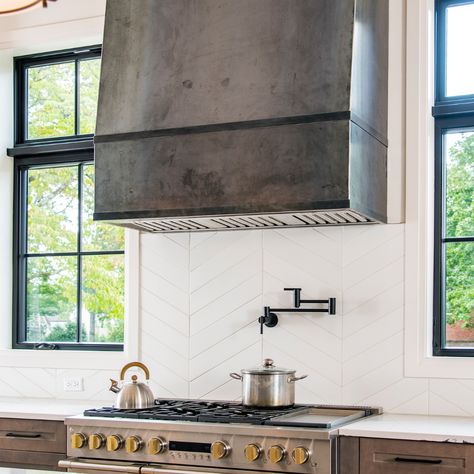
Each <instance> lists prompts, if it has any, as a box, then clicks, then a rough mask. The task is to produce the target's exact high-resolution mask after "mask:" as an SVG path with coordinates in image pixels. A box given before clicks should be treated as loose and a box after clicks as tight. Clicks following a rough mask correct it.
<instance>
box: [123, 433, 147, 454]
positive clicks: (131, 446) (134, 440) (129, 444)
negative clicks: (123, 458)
mask: <svg viewBox="0 0 474 474" xmlns="http://www.w3.org/2000/svg"><path fill="white" fill-rule="evenodd" d="M142 447H143V441H142V439H141V438H140V437H138V436H129V437H128V438H127V440H126V441H125V450H126V451H127V453H136V452H137V451H139V450H140V449H142Z"/></svg>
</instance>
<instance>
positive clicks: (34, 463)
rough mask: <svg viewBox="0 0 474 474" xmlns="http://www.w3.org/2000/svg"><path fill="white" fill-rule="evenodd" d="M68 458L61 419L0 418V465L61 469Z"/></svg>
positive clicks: (64, 430)
mask: <svg viewBox="0 0 474 474" xmlns="http://www.w3.org/2000/svg"><path fill="white" fill-rule="evenodd" d="M65 457H66V427H65V425H64V423H63V422H62V421H48V420H25V419H16V418H0V466H6V467H17V468H20V467H21V468H37V469H38V468H41V469H50V470H51V469H53V470H59V469H58V467H57V466H58V461H59V460H60V459H64V458H65Z"/></svg>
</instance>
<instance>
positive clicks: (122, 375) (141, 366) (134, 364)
mask: <svg viewBox="0 0 474 474" xmlns="http://www.w3.org/2000/svg"><path fill="white" fill-rule="evenodd" d="M132 367H138V368H139V369H142V370H143V372H145V378H146V379H147V380H150V371H149V370H148V367H147V366H146V365H145V364H142V363H141V362H129V363H128V364H127V365H124V366H123V369H122V370H121V372H120V380H124V379H125V372H127V370H128V369H131V368H132Z"/></svg>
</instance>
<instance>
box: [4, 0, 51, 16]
mask: <svg viewBox="0 0 474 474" xmlns="http://www.w3.org/2000/svg"><path fill="white" fill-rule="evenodd" d="M55 1H56V0H25V5H23V6H20V7H15V8H10V9H8V10H4V8H7V7H6V6H5V7H2V2H1V0H0V15H7V14H9V13H18V12H22V11H24V10H27V9H28V8H32V7H34V6H36V5H38V4H39V3H42V4H43V8H46V7H47V6H48V2H55Z"/></svg>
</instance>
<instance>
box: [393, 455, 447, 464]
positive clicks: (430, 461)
mask: <svg viewBox="0 0 474 474" xmlns="http://www.w3.org/2000/svg"><path fill="white" fill-rule="evenodd" d="M395 462H416V463H420V464H442V462H443V460H442V459H416V458H402V457H398V456H397V457H396V458H395Z"/></svg>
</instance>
